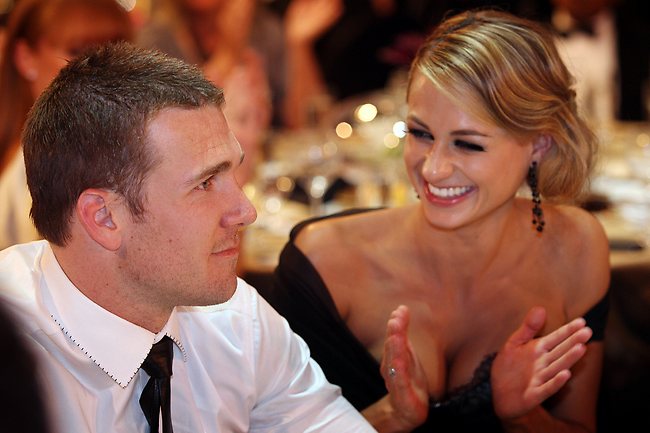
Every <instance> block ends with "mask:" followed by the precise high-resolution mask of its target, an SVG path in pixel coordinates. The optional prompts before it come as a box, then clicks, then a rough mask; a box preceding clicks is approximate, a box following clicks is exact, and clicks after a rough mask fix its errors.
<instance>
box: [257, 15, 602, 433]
mask: <svg viewBox="0 0 650 433" xmlns="http://www.w3.org/2000/svg"><path fill="white" fill-rule="evenodd" d="M571 84H572V79H571V76H570V75H569V73H568V72H567V69H566V68H565V66H564V65H563V64H562V62H561V60H560V58H559V56H558V54H557V51H556V50H555V48H554V45H553V39H552V36H551V35H550V34H548V33H547V32H546V31H545V29H543V28H542V27H540V26H539V25H537V24H535V23H533V22H530V21H526V20H524V19H520V18H517V17H515V16H512V15H509V14H506V13H502V12H496V11H487V10H486V11H481V12H465V13H462V14H460V15H457V16H453V17H451V18H449V19H447V20H446V21H444V22H443V23H442V24H441V25H440V26H439V27H437V28H436V29H435V31H434V32H433V34H431V35H430V36H429V37H428V39H427V40H426V41H425V43H424V44H423V46H422V47H421V48H420V50H419V51H418V54H417V56H416V58H415V60H414V62H413V64H412V68H411V72H410V77H409V85H408V92H407V103H408V118H407V126H408V136H407V139H406V144H405V149H404V160H405V163H406V167H407V171H408V174H409V177H410V180H411V182H412V184H413V187H414V188H415V191H416V193H417V194H418V196H419V198H420V200H419V202H418V203H417V204H414V205H410V206H406V207H401V208H392V209H381V210H373V211H367V212H349V213H347V214H346V215H339V216H334V217H329V218H325V219H321V220H318V221H308V222H305V223H302V224H301V225H299V226H298V227H296V228H295V229H294V230H293V232H292V234H291V239H290V241H289V243H288V244H287V245H286V246H285V249H284V250H283V252H282V255H281V258H280V263H279V266H278V268H277V270H276V272H275V280H276V281H275V282H276V284H275V286H274V288H273V290H272V292H271V293H268V294H267V295H268V299H269V300H270V302H271V303H272V304H273V305H274V306H275V307H276V308H277V309H278V310H279V311H280V313H281V314H283V315H284V316H285V317H287V319H288V320H289V322H290V324H291V326H292V328H293V329H294V330H295V331H296V332H297V333H298V334H300V335H302V336H303V338H305V340H306V341H307V343H308V344H309V346H310V348H311V350H312V356H313V357H314V358H315V359H316V361H318V362H319V364H320V365H321V366H322V367H323V369H324V371H325V373H326V375H327V377H328V379H329V380H330V381H332V382H334V383H337V384H338V385H340V386H341V387H342V391H343V394H344V395H345V396H346V397H347V398H348V399H349V400H350V401H351V402H352V403H353V404H354V405H355V406H356V407H357V408H358V409H359V410H362V411H363V413H364V415H365V416H366V417H367V418H368V419H369V420H370V421H371V422H372V423H373V424H374V425H375V427H376V428H377V429H378V430H379V431H381V432H384V431H412V430H413V431H436V432H445V431H453V432H464V431H468V432H469V431H471V432H476V431H480V432H491V431H534V432H558V431H576V432H577V431H580V432H584V431H592V432H593V431H595V424H596V417H595V407H596V399H597V395H598V384H599V379H600V372H601V362H602V353H603V347H602V346H603V345H602V328H603V326H604V324H603V322H604V320H605V313H606V302H605V301H604V299H606V297H605V295H606V292H607V287H608V281H609V263H608V246H607V239H606V237H605V234H604V232H603V230H602V228H601V226H600V225H599V223H598V222H597V221H596V219H595V218H593V217H592V216H591V215H589V214H588V213H587V212H585V211H583V210H581V209H579V208H577V207H573V206H570V205H567V204H562V203H564V202H570V201H572V200H575V199H576V198H578V197H579V195H580V193H581V192H583V191H584V189H585V188H584V186H585V183H586V180H587V178H588V175H589V171H590V169H591V166H592V160H593V153H594V150H595V147H596V143H595V138H594V135H593V134H592V132H591V131H590V130H589V129H588V128H587V127H586V126H585V123H584V122H583V120H582V119H581V118H580V117H579V115H578V114H577V110H576V103H575V93H574V92H573V90H571V88H570V86H571ZM525 182H527V183H528V184H529V185H530V187H531V190H532V201H531V200H530V199H529V198H521V197H519V196H518V194H517V193H518V191H519V190H520V186H521V185H522V184H524V183H525ZM541 197H543V198H544V201H543V203H542V201H541ZM531 221H532V224H531ZM601 300H602V302H601ZM400 305H403V306H400ZM539 307H542V308H539ZM585 315H587V316H586V320H587V322H588V324H589V326H590V327H591V328H592V329H593V338H592V339H591V341H590V343H589V344H588V348H587V349H586V351H585V347H584V346H582V345H580V344H577V345H574V343H575V341H574V340H571V339H568V340H564V342H563V343H562V342H561V341H563V339H564V338H565V336H566V335H567V334H566V333H565V334H562V333H563V332H565V331H566V329H565V330H564V331H563V329H564V328H560V330H559V331H554V332H551V331H552V330H553V329H556V328H558V327H559V326H560V325H562V324H563V323H566V322H568V321H570V320H572V319H574V318H578V317H581V316H585ZM387 320H388V330H387V331H384V329H385V323H386V322H387ZM521 323H523V324H522V325H520V324H521ZM571 323H574V322H571ZM570 326H573V325H570ZM579 332H582V331H579ZM533 336H536V337H538V338H533ZM407 337H408V338H407ZM571 338H573V337H571ZM567 345H574V346H573V347H572V348H571V349H567ZM552 347H554V349H551V348H552ZM562 350H567V352H566V353H567V354H568V355H567V357H570V358H571V359H572V360H575V359H577V358H579V356H582V358H581V359H580V360H579V361H578V362H577V364H576V365H575V366H574V367H573V368H572V369H571V370H570V371H569V370H568V366H569V364H570V362H568V360H567V359H566V357H562V356H560V358H562V360H563V362H566V364H565V365H566V366H567V368H558V369H556V370H554V371H553V372H552V373H551V372H548V371H547V372H545V373H542V372H540V374H539V376H538V377H537V378H536V379H531V378H530V377H529V376H527V375H528V374H529V373H530V371H532V367H536V366H537V367H538V366H539V362H542V363H544V362H548V363H549V365H552V364H553V362H551V361H549V360H548V359H545V357H546V356H547V355H546V354H545V353H546V351H548V353H549V354H556V355H557V352H558V351H562ZM384 351H385V353H384ZM497 352H498V354H497V355H496V357H495V355H494V354H495V353H497ZM578 352H580V353H578ZM558 356H559V355H558ZM382 357H383V362H382V363H381V364H380V360H382ZM517 357H519V358H517ZM529 367H530V368H529ZM567 380H568V382H567ZM537 381H539V383H541V384H542V385H541V386H539V387H537V386H536V384H537V383H538V382H537ZM565 383H566V385H565V386H562V385H563V384H565ZM558 390H559V391H558ZM556 391H557V392H556ZM551 395H552V397H551ZM548 397H551V398H548ZM424 419H426V423H425V424H424V425H422V426H421V427H420V428H418V429H416V427H417V426H418V425H419V424H421V423H422V422H423V421H424ZM414 429H415V430H414Z"/></svg>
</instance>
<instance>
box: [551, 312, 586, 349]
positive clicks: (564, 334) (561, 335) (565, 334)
mask: <svg viewBox="0 0 650 433" xmlns="http://www.w3.org/2000/svg"><path fill="white" fill-rule="evenodd" d="M585 326H586V322H585V319H583V318H582V317H578V318H577V319H574V320H572V321H571V322H569V323H567V324H565V325H563V326H561V327H559V328H558V329H556V330H555V331H553V332H551V333H550V334H548V335H545V336H544V337H542V338H540V348H541V349H542V350H545V351H546V352H550V351H551V350H553V348H555V346H557V345H559V344H561V343H562V342H563V341H565V340H567V339H568V338H570V337H571V336H572V335H573V334H575V333H576V332H578V331H580V330H581V329H583V328H584V327H585Z"/></svg>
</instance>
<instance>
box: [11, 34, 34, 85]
mask: <svg viewBox="0 0 650 433" xmlns="http://www.w3.org/2000/svg"><path fill="white" fill-rule="evenodd" d="M13 60H14V64H15V65H16V69H17V70H18V72H20V75H22V76H23V78H25V79H26V80H27V81H30V82H33V81H36V79H37V78H38V67H37V65H36V60H35V58H34V53H33V52H32V48H31V47H30V46H29V44H27V41H25V40H24V39H20V40H18V41H17V42H16V48H15V50H14V59H13Z"/></svg>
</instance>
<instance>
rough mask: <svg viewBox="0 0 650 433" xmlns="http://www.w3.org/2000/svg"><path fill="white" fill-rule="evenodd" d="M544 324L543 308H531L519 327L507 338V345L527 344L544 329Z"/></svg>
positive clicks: (544, 314)
mask: <svg viewBox="0 0 650 433" xmlns="http://www.w3.org/2000/svg"><path fill="white" fill-rule="evenodd" d="M545 322H546V310H545V309H544V308H543V307H533V308H531V309H530V310H529V311H528V314H526V317H525V318H524V321H523V323H522V324H521V326H519V328H517V330H516V331H515V332H513V333H512V335H510V338H508V344H512V345H515V346H521V345H522V344H525V343H527V342H529V341H530V340H532V339H533V338H535V335H537V333H538V332H539V331H540V330H541V329H542V328H543V327H544V323H545Z"/></svg>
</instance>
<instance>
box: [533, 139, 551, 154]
mask: <svg viewBox="0 0 650 433" xmlns="http://www.w3.org/2000/svg"><path fill="white" fill-rule="evenodd" d="M551 147H553V137H551V136H550V135H549V134H540V135H538V136H537V138H535V141H533V159H534V160H536V161H539V160H541V159H542V157H543V156H544V154H545V153H546V152H548V150H549V149H550V148H551Z"/></svg>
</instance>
